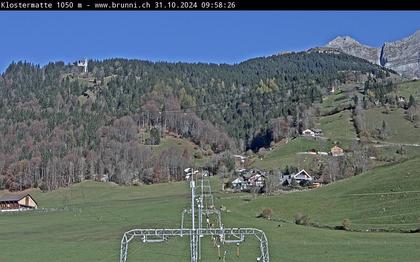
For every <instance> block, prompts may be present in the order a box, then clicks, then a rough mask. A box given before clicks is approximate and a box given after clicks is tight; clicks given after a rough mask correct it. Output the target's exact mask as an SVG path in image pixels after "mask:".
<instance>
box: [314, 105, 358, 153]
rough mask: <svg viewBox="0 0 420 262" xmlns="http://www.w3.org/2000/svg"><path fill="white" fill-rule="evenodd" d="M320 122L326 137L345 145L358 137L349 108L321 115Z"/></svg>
mask: <svg viewBox="0 0 420 262" xmlns="http://www.w3.org/2000/svg"><path fill="white" fill-rule="evenodd" d="M320 123H321V127H320V128H321V129H322V131H323V132H324V135H325V136H326V137H328V138H329V139H331V140H332V141H338V142H340V144H341V145H343V146H345V147H348V146H350V145H351V143H352V141H353V140H354V139H355V138H357V134H356V130H355V129H354V125H353V122H352V116H351V112H350V111H349V110H344V111H342V112H340V113H337V114H334V115H330V116H324V117H321V119H320Z"/></svg>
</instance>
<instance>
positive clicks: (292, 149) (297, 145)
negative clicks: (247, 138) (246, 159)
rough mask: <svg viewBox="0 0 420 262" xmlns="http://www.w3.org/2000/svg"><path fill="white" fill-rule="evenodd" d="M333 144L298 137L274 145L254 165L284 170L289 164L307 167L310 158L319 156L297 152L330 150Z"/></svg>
mask: <svg viewBox="0 0 420 262" xmlns="http://www.w3.org/2000/svg"><path fill="white" fill-rule="evenodd" d="M331 146H332V143H331V141H327V140H314V139H312V138H304V137H298V138H296V139H293V140H291V141H290V142H288V143H287V144H280V145H278V146H276V147H274V148H273V149H272V150H271V151H268V152H267V153H266V155H265V156H264V157H263V159H262V160H261V159H259V158H256V159H255V160H254V162H253V163H252V166H253V167H256V168H259V169H265V170H282V169H284V168H285V167H286V166H287V165H288V166H291V165H292V166H299V167H301V168H306V164H308V165H310V164H311V161H310V160H311V159H313V158H315V157H318V156H313V155H298V154H297V153H299V152H307V151H308V150H310V149H316V150H319V151H329V150H330V149H331Z"/></svg>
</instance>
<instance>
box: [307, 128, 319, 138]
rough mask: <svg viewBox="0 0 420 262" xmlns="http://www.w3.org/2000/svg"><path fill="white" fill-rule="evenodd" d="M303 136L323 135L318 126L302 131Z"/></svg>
mask: <svg viewBox="0 0 420 262" xmlns="http://www.w3.org/2000/svg"><path fill="white" fill-rule="evenodd" d="M302 135H303V136H309V137H316V136H321V135H322V130H321V129H318V128H313V129H306V130H303V131H302Z"/></svg>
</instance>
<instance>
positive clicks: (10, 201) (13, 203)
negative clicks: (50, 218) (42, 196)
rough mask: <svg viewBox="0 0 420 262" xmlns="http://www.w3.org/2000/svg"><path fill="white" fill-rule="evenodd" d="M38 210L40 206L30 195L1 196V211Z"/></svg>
mask: <svg viewBox="0 0 420 262" xmlns="http://www.w3.org/2000/svg"><path fill="white" fill-rule="evenodd" d="M37 208H38V204H37V203H36V201H35V200H34V198H33V197H32V196H31V195H29V194H25V195H4V196H0V210H1V211H12V210H27V209H37Z"/></svg>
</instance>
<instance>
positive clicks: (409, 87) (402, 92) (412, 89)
mask: <svg viewBox="0 0 420 262" xmlns="http://www.w3.org/2000/svg"><path fill="white" fill-rule="evenodd" d="M396 93H397V95H399V96H404V97H405V98H406V99H408V98H409V97H410V95H413V96H414V98H416V99H420V81H418V80H417V81H409V82H404V83H402V84H400V85H398V88H397V91H396Z"/></svg>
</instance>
